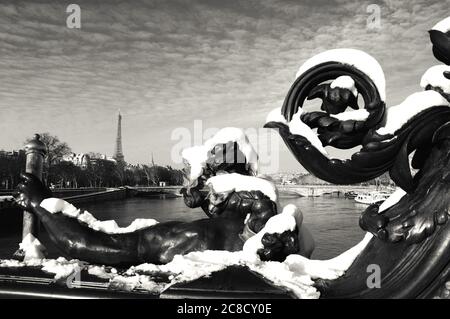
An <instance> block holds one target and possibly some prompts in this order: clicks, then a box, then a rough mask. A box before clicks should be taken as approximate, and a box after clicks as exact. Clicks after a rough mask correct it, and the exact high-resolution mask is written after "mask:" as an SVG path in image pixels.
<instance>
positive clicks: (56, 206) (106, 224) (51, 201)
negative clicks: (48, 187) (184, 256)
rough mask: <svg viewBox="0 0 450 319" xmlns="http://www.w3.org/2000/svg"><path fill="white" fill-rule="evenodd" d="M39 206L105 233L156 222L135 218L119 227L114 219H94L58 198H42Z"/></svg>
mask: <svg viewBox="0 0 450 319" xmlns="http://www.w3.org/2000/svg"><path fill="white" fill-rule="evenodd" d="M40 206H41V207H42V208H44V209H45V210H47V211H48V212H50V213H52V214H57V213H62V214H64V215H66V216H68V217H70V218H76V219H78V220H79V221H80V222H82V223H84V224H86V225H87V226H88V227H89V228H92V229H94V230H96V231H101V232H104V233H107V234H123V233H131V232H134V231H136V230H139V229H142V228H146V227H150V226H153V225H156V224H157V223H158V222H157V221H156V220H154V219H142V218H138V219H135V220H134V221H133V222H132V223H131V224H130V225H128V226H127V227H119V225H117V223H116V221H114V220H106V221H100V220H98V219H96V218H95V217H94V216H93V215H92V214H91V213H89V212H87V211H84V212H81V210H80V209H78V208H76V207H75V206H73V205H72V204H70V203H68V202H66V201H65V200H63V199H60V198H47V199H44V200H43V201H42V202H41V204H40Z"/></svg>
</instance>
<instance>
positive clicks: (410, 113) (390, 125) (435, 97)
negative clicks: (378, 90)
mask: <svg viewBox="0 0 450 319" xmlns="http://www.w3.org/2000/svg"><path fill="white" fill-rule="evenodd" d="M439 105H444V106H450V103H449V102H448V101H447V100H446V99H445V98H444V97H443V96H442V95H441V94H439V93H438V92H436V91H433V90H428V91H423V92H416V93H413V94H411V95H410V96H408V97H407V98H406V99H405V100H404V101H403V102H402V103H401V104H399V105H396V106H391V107H390V108H388V109H387V119H386V125H385V126H384V127H381V128H379V129H378V130H377V133H378V134H380V135H386V134H395V132H396V131H397V130H399V129H400V128H401V127H402V126H403V125H405V124H406V123H407V122H408V121H409V120H410V119H411V118H412V117H414V116H415V115H417V114H418V113H420V112H422V111H424V110H426V109H428V108H431V107H433V106H439Z"/></svg>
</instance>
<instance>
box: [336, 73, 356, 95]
mask: <svg viewBox="0 0 450 319" xmlns="http://www.w3.org/2000/svg"><path fill="white" fill-rule="evenodd" d="M336 87H338V88H341V89H347V90H349V91H350V92H352V94H353V95H354V96H355V97H357V96H358V90H357V89H356V86H355V81H354V80H353V79H352V78H351V77H350V76H348V75H342V76H339V77H337V78H336V79H334V80H333V82H331V83H330V88H332V89H334V88H336Z"/></svg>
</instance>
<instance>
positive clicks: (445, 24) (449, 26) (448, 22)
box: [431, 17, 450, 33]
mask: <svg viewBox="0 0 450 319" xmlns="http://www.w3.org/2000/svg"><path fill="white" fill-rule="evenodd" d="M431 30H437V31H441V32H443V33H447V32H448V31H450V17H447V18H445V19H444V20H441V21H439V22H438V23H436V24H435V25H434V27H432V28H431Z"/></svg>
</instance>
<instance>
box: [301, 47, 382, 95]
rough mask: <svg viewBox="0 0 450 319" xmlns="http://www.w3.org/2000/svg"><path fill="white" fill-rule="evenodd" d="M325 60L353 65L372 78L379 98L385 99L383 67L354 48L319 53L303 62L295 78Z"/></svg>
mask: <svg viewBox="0 0 450 319" xmlns="http://www.w3.org/2000/svg"><path fill="white" fill-rule="evenodd" d="M325 62H339V63H342V64H347V65H351V66H354V67H355V68H357V69H358V70H360V71H362V72H363V73H365V74H366V75H367V76H369V78H371V79H372V81H373V82H374V83H375V85H376V87H377V89H378V92H379V94H380V98H381V100H383V101H385V100H386V80H385V78H384V72H383V69H382V68H381V66H380V64H379V63H378V61H377V60H375V58H373V57H372V56H370V55H369V54H367V53H365V52H364V51H360V50H356V49H333V50H328V51H324V52H322V53H319V54H317V55H315V56H313V57H312V58H310V59H309V60H307V61H306V62H305V63H303V65H302V66H301V67H300V69H299V70H298V72H297V74H296V78H298V77H299V76H300V75H302V74H303V73H305V72H306V71H308V70H309V69H311V68H313V67H315V66H317V65H319V64H322V63H325Z"/></svg>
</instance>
